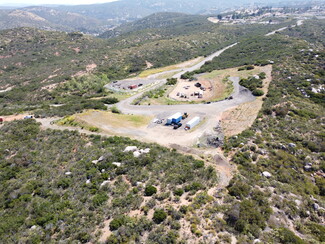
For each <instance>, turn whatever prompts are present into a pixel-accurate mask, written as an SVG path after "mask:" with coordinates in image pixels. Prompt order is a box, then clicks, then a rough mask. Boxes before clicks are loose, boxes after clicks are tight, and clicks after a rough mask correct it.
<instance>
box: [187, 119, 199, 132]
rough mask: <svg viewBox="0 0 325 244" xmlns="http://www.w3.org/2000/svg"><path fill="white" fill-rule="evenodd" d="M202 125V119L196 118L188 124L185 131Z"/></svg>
mask: <svg viewBox="0 0 325 244" xmlns="http://www.w3.org/2000/svg"><path fill="white" fill-rule="evenodd" d="M199 123H200V117H194V118H193V119H191V120H190V121H189V122H187V124H186V127H185V129H187V130H190V129H192V128H193V127H195V126H196V125H198V124H199Z"/></svg>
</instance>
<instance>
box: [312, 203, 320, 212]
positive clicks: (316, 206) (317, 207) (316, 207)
mask: <svg viewBox="0 0 325 244" xmlns="http://www.w3.org/2000/svg"><path fill="white" fill-rule="evenodd" d="M312 206H313V208H314V210H315V211H317V210H318V209H319V205H318V204H317V203H313V205H312Z"/></svg>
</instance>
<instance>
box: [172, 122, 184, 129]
mask: <svg viewBox="0 0 325 244" xmlns="http://www.w3.org/2000/svg"><path fill="white" fill-rule="evenodd" d="M181 126H182V123H177V124H175V125H174V130H177V129H178V128H179V127H181Z"/></svg>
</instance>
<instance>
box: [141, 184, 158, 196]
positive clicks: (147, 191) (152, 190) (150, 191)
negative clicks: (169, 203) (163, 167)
mask: <svg viewBox="0 0 325 244" xmlns="http://www.w3.org/2000/svg"><path fill="white" fill-rule="evenodd" d="M156 193H157V188H156V187H154V186H152V185H148V186H146V188H145V189H144V194H145V195H146V196H152V195H153V194H156Z"/></svg>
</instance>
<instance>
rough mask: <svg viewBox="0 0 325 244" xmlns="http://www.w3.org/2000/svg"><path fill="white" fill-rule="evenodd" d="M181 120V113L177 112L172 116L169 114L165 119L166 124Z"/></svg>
mask: <svg viewBox="0 0 325 244" xmlns="http://www.w3.org/2000/svg"><path fill="white" fill-rule="evenodd" d="M181 120H182V113H180V112H178V113H176V114H173V115H172V116H170V117H169V118H168V119H167V124H168V125H170V124H172V123H175V124H177V123H178V122H180V121H181Z"/></svg>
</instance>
